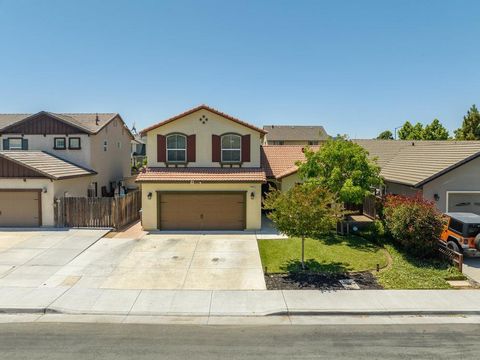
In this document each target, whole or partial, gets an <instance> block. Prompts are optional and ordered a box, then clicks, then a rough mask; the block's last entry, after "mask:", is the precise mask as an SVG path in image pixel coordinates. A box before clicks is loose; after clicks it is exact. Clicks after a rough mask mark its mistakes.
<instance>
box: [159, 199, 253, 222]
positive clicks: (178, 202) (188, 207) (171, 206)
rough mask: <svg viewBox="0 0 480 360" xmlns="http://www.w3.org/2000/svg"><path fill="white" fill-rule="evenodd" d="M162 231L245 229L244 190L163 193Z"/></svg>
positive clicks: (161, 203)
mask: <svg viewBox="0 0 480 360" xmlns="http://www.w3.org/2000/svg"><path fill="white" fill-rule="evenodd" d="M159 199H160V202H159V228H160V229H163V230H243V229H244V228H245V194H244V193H215V192H213V193H210V192H209V193H160V196H159Z"/></svg>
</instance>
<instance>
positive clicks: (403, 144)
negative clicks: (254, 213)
mask: <svg viewBox="0 0 480 360" xmlns="http://www.w3.org/2000/svg"><path fill="white" fill-rule="evenodd" d="M354 141H355V142H356V143H358V144H360V145H361V146H362V147H364V148H365V149H366V150H367V151H368V152H369V153H370V155H371V157H372V158H376V159H377V162H378V164H379V165H380V167H381V175H382V176H383V178H384V179H385V188H384V189H383V192H384V193H389V194H402V195H409V196H411V195H415V194H417V193H420V194H422V196H423V197H424V198H425V199H427V200H430V201H433V202H434V203H435V204H436V206H437V208H438V209H439V210H440V211H442V212H446V211H450V212H454V211H455V212H474V213H477V214H480V142H479V141H401V140H398V141H392V140H354ZM304 159H305V157H304V155H303V151H302V147H298V146H289V147H286V146H264V147H263V148H262V163H263V166H264V167H265V171H266V174H267V178H268V180H269V182H272V183H274V184H276V186H277V187H278V188H280V189H281V190H282V191H284V190H288V189H289V188H290V187H291V186H293V185H294V184H296V183H300V182H301V179H300V178H299V177H298V174H297V166H296V165H295V163H296V162H297V161H302V160H304Z"/></svg>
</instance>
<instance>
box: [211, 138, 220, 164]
mask: <svg viewBox="0 0 480 360" xmlns="http://www.w3.org/2000/svg"><path fill="white" fill-rule="evenodd" d="M221 152H222V149H221V146H220V136H218V135H212V161H213V162H220V161H222V154H221Z"/></svg>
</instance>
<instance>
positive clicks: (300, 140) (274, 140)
mask: <svg viewBox="0 0 480 360" xmlns="http://www.w3.org/2000/svg"><path fill="white" fill-rule="evenodd" d="M263 130H265V131H266V132H267V135H266V136H265V141H264V145H319V144H321V143H322V142H325V141H327V140H328V139H329V138H330V136H329V135H328V134H327V132H326V131H325V129H324V128H323V126H298V125H268V126H264V127H263Z"/></svg>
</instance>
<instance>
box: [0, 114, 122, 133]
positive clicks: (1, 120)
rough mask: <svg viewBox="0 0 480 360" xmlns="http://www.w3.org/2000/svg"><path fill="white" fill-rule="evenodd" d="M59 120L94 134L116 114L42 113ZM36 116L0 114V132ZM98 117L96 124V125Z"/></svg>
mask: <svg viewBox="0 0 480 360" xmlns="http://www.w3.org/2000/svg"><path fill="white" fill-rule="evenodd" d="M40 113H42V112H40ZM44 113H46V114H49V115H51V116H53V117H56V118H58V119H60V120H63V121H65V122H67V123H69V124H71V125H73V126H76V127H79V128H81V129H84V130H85V131H87V132H89V133H92V134H96V133H97V132H99V131H100V130H101V129H102V128H103V127H104V126H105V125H107V124H108V123H109V122H110V121H111V120H112V119H113V118H114V117H116V116H119V115H118V114H117V113H98V114H97V113H52V112H44ZM32 115H36V114H0V131H1V130H3V129H5V128H7V127H9V126H11V125H13V124H15V123H17V122H19V121H22V120H25V119H27V118H28V117H30V116H32ZM97 116H98V120H99V121H98V123H97Z"/></svg>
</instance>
